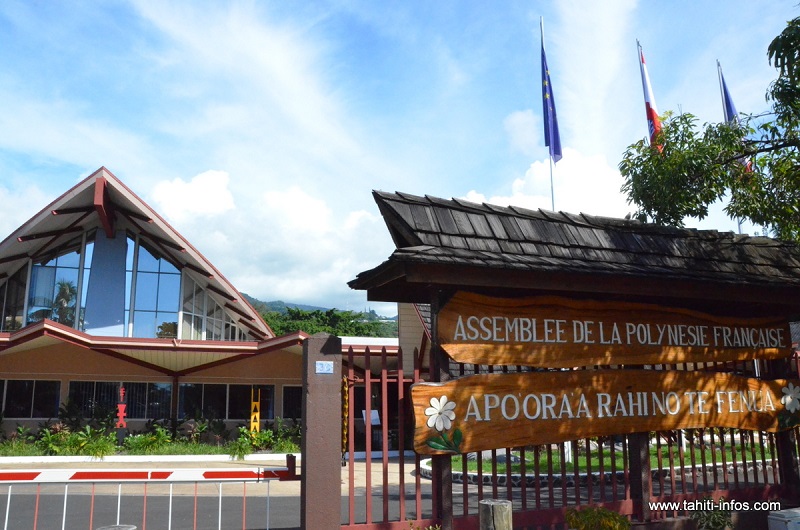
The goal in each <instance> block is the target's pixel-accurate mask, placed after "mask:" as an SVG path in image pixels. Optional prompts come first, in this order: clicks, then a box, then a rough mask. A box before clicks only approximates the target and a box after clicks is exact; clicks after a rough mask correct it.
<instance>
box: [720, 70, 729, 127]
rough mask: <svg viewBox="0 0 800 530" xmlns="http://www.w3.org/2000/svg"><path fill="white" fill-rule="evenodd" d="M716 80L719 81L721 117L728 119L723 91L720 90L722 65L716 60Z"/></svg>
mask: <svg viewBox="0 0 800 530" xmlns="http://www.w3.org/2000/svg"><path fill="white" fill-rule="evenodd" d="M717 80H718V81H719V100H720V101H721V102H722V116H723V118H724V119H726V120H727V119H728V110H727V109H726V108H725V90H724V89H723V88H722V65H720V64H719V59H717Z"/></svg>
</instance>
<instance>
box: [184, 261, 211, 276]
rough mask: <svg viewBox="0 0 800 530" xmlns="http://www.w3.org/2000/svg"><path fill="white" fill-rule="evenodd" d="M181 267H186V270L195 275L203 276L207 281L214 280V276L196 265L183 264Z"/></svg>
mask: <svg viewBox="0 0 800 530" xmlns="http://www.w3.org/2000/svg"><path fill="white" fill-rule="evenodd" d="M183 266H184V267H186V268H187V269H189V270H190V271H194V272H196V273H197V274H200V275H201V276H205V277H206V278H208V279H209V280H213V279H214V275H213V274H211V273H210V272H208V271H207V270H205V269H203V268H201V267H198V266H197V265H193V264H191V263H184V264H183Z"/></svg>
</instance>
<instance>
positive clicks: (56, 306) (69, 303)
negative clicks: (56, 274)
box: [53, 278, 78, 327]
mask: <svg viewBox="0 0 800 530" xmlns="http://www.w3.org/2000/svg"><path fill="white" fill-rule="evenodd" d="M77 297H78V288H77V287H76V286H75V284H74V283H72V282H71V281H69V280H65V279H63V278H62V279H60V280H58V281H57V282H56V294H55V297H54V298H53V319H54V320H55V321H56V322H60V323H61V324H64V325H65V326H70V327H72V326H74V325H75V301H76V299H77Z"/></svg>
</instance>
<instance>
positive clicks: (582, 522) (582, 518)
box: [567, 506, 631, 530]
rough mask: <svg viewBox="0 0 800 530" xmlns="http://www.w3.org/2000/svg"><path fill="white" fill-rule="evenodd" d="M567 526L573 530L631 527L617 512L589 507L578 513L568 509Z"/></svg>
mask: <svg viewBox="0 0 800 530" xmlns="http://www.w3.org/2000/svg"><path fill="white" fill-rule="evenodd" d="M567 525H568V526H569V528H574V529H575V530H625V529H628V528H630V527H631V522H630V521H628V518H627V517H625V516H624V515H621V514H619V513H617V512H612V511H611V510H607V509H606V508H601V507H599V506H590V507H588V508H583V509H582V510H580V511H578V510H576V509H574V508H570V509H568V510H567Z"/></svg>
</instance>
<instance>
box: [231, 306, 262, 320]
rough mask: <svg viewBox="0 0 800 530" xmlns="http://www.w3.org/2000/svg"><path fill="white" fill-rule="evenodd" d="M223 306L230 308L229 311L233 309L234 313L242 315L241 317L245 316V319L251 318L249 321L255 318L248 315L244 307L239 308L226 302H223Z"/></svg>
mask: <svg viewBox="0 0 800 530" xmlns="http://www.w3.org/2000/svg"><path fill="white" fill-rule="evenodd" d="M225 307H227V308H228V309H230V310H231V311H233V312H234V313H237V314H239V315H241V316H243V317H244V318H246V319H247V320H251V321H252V320H255V319H254V318H253V317H252V316H250V315H249V314H248V313H247V311H245V310H244V309H239V308H238V307H236V306H235V305H233V304H230V303H226V304H225Z"/></svg>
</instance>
